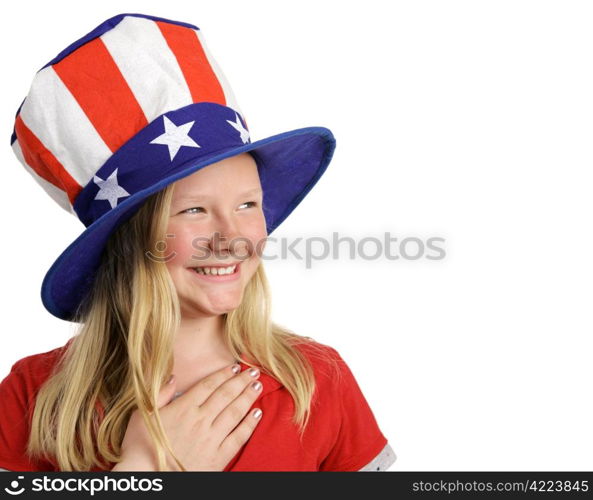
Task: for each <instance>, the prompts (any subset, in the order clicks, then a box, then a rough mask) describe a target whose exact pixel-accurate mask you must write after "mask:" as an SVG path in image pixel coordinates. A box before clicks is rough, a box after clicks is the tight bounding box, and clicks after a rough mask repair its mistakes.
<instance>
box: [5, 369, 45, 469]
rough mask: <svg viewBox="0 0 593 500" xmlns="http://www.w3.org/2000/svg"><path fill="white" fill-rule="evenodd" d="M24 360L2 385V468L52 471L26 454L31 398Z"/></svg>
mask: <svg viewBox="0 0 593 500" xmlns="http://www.w3.org/2000/svg"><path fill="white" fill-rule="evenodd" d="M21 363H22V360H20V361H17V362H16V363H15V364H14V365H13V366H12V369H11V371H10V373H9V374H8V375H7V376H6V377H5V378H4V379H3V380H2V382H0V468H2V469H8V470H10V471H39V470H52V468H51V465H49V463H47V464H45V463H43V462H32V461H31V460H29V458H28V457H27V456H26V455H25V451H26V447H27V441H28V439H29V426H30V417H31V414H30V412H29V408H32V405H33V404H34V401H33V400H32V399H31V394H30V391H29V390H28V384H27V382H26V378H25V374H24V373H23V371H22V370H21Z"/></svg>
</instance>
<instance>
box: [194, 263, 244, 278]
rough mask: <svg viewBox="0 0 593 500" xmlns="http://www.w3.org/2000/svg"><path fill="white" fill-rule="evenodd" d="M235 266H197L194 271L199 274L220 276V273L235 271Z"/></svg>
mask: <svg viewBox="0 0 593 500" xmlns="http://www.w3.org/2000/svg"><path fill="white" fill-rule="evenodd" d="M236 267H237V266H236V265H235V266H229V267H197V268H195V269H196V272H198V273H199V274H206V275H208V274H212V275H215V276H216V275H218V276H220V275H221V274H232V273H234V272H235V268H236Z"/></svg>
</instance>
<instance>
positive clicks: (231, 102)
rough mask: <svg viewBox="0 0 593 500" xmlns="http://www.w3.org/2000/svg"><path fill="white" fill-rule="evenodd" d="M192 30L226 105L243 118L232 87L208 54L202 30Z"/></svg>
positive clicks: (214, 60)
mask: <svg viewBox="0 0 593 500" xmlns="http://www.w3.org/2000/svg"><path fill="white" fill-rule="evenodd" d="M193 31H194V32H195V33H196V36H197V37H198V40H199V41H200V44H201V45H202V49H204V54H206V58H207V59H208V62H209V63H210V66H211V67H212V71H214V74H215V75H216V78H218V81H219V82H220V86H221V87H222V90H223V92H224V97H225V100H226V105H227V106H228V107H229V108H232V109H234V110H235V111H237V112H238V113H239V114H240V115H241V118H243V120H245V117H244V116H243V113H242V112H241V109H240V108H239V104H238V103H237V100H236V99H235V94H234V92H233V89H232V88H231V86H230V84H229V82H228V80H227V79H226V76H224V73H223V72H222V69H221V68H220V66H219V65H218V63H217V62H216V59H214V57H212V54H210V51H209V50H208V46H207V45H206V41H205V40H204V35H203V34H202V31H201V30H193Z"/></svg>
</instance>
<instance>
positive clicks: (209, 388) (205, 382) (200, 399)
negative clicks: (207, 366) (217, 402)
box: [179, 364, 241, 406]
mask: <svg viewBox="0 0 593 500" xmlns="http://www.w3.org/2000/svg"><path fill="white" fill-rule="evenodd" d="M240 371H241V365H239V364H234V365H230V366H225V367H224V368H221V369H220V370H217V371H215V372H214V373H211V374H210V375H208V376H207V377H204V378H203V379H201V380H199V381H198V382H196V383H195V384H194V385H193V386H192V387H191V388H190V389H188V390H187V391H185V392H184V393H183V394H182V395H181V396H179V399H180V400H181V399H183V400H185V401H189V402H190V403H191V404H192V405H197V406H200V405H202V404H203V403H204V401H206V400H207V399H208V398H209V397H210V395H211V394H212V393H213V392H214V391H216V390H217V389H218V388H219V387H220V386H221V385H222V384H223V383H225V382H226V381H228V380H229V379H232V378H233V377H234V376H235V375H237V373H239V372H240Z"/></svg>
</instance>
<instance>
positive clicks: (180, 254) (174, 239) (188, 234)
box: [167, 225, 208, 265]
mask: <svg viewBox="0 0 593 500" xmlns="http://www.w3.org/2000/svg"><path fill="white" fill-rule="evenodd" d="M167 234H168V235H169V237H167V253H168V254H169V255H174V257H173V258H171V259H170V260H169V263H170V264H180V265H187V264H188V262H190V260H191V258H192V255H193V254H199V249H200V248H201V247H204V248H207V246H208V238H207V237H206V236H200V234H199V232H197V231H196V230H195V229H194V230H191V229H190V228H188V227H183V226H172V225H170V226H169V227H168V228H167Z"/></svg>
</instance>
